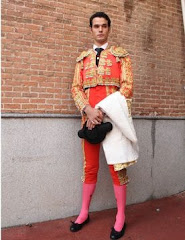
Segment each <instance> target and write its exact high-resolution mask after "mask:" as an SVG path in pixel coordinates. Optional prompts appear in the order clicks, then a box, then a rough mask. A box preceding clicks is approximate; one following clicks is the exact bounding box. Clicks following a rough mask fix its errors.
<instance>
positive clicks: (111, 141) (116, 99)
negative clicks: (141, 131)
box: [96, 92, 139, 164]
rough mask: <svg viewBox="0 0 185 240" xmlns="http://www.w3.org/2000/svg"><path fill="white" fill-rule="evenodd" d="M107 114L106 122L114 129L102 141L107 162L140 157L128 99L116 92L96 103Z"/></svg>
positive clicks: (132, 159)
mask: <svg viewBox="0 0 185 240" xmlns="http://www.w3.org/2000/svg"><path fill="white" fill-rule="evenodd" d="M96 108H101V109H102V111H103V112H104V113H105V114H106V116H105V118H104V122H111V123H112V125H113V129H112V130H111V131H110V132H109V133H108V134H107V135H106V138H105V139H104V140H103V142H102V146H103V150H104V153H105V157H106V160H107V164H118V163H129V162H132V161H135V160H137V159H138V157H139V146H138V141H137V136H136V132H135V129H134V125H133V121H132V117H131V116H129V112H128V107H127V102H126V99H125V97H124V96H123V95H121V94H120V92H115V93H113V94H111V95H109V96H108V97H106V98H104V99H103V100H102V101H101V102H99V103H98V104H97V105H96Z"/></svg>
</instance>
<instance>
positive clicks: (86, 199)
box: [75, 183, 127, 232]
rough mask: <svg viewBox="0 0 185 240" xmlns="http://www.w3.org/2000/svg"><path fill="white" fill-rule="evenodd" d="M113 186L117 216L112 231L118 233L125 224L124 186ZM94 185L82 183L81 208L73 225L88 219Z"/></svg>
mask: <svg viewBox="0 0 185 240" xmlns="http://www.w3.org/2000/svg"><path fill="white" fill-rule="evenodd" d="M113 186H114V194H115V198H116V201H117V215H116V222H115V224H114V229H115V230H116V231H117V232H120V231H121V230H122V228H123V225H124V222H125V206H126V188H127V186H126V184H124V185H122V186H118V185H115V184H114V185H113ZM95 187H96V184H86V183H83V190H82V208H81V211H80V214H79V216H78V218H77V219H76V221H75V223H79V224H81V223H83V222H84V221H85V220H86V219H87V218H88V213H89V205H90V201H91V197H92V195H93V193H94V190H95Z"/></svg>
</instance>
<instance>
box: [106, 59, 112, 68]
mask: <svg viewBox="0 0 185 240" xmlns="http://www.w3.org/2000/svg"><path fill="white" fill-rule="evenodd" d="M107 66H109V67H110V66H112V61H111V60H110V59H107Z"/></svg>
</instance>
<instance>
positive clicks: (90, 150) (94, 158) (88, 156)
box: [82, 86, 126, 185]
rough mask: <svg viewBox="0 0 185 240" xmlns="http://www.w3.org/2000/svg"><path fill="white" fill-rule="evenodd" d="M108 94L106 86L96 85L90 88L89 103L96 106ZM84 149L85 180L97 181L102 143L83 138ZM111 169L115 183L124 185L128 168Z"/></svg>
mask: <svg viewBox="0 0 185 240" xmlns="http://www.w3.org/2000/svg"><path fill="white" fill-rule="evenodd" d="M106 96H107V88H106V86H96V87H93V88H90V91H89V103H90V105H91V106H92V107H94V106H95V105H96V104H97V103H98V102H100V101H101V100H103V99H104V98H105V97H106ZM82 149H83V155H84V174H83V181H84V182H85V183H87V184H93V183H96V182H97V175H98V170H99V152H100V144H90V143H89V142H88V141H86V140H82ZM109 171H110V174H111V177H112V181H113V183H114V184H115V185H122V184H124V183H125V182H124V179H126V169H123V170H121V171H114V166H113V165H109Z"/></svg>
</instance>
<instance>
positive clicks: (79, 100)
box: [71, 61, 89, 113]
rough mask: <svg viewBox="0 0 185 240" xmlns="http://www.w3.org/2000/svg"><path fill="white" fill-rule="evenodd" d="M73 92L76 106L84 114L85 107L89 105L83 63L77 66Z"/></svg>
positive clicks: (78, 63)
mask: <svg viewBox="0 0 185 240" xmlns="http://www.w3.org/2000/svg"><path fill="white" fill-rule="evenodd" d="M71 92H72V97H73V99H74V102H75V105H76V106H77V108H78V109H79V110H80V111H81V113H82V112H83V109H84V107H85V106H86V105H88V104H89V102H88V99H87V96H86V94H85V92H84V89H83V78H82V61H79V62H77V64H76V67H75V73H74V79H73V84H72V88H71Z"/></svg>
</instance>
